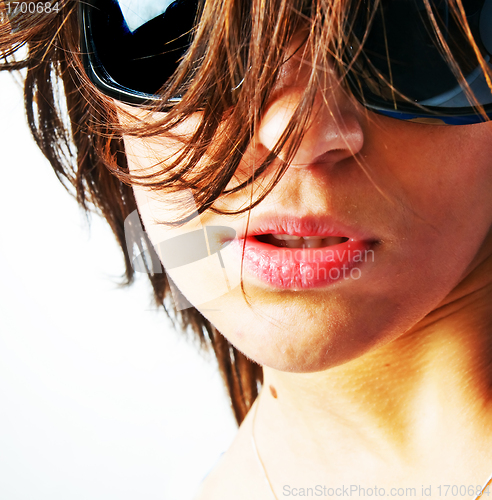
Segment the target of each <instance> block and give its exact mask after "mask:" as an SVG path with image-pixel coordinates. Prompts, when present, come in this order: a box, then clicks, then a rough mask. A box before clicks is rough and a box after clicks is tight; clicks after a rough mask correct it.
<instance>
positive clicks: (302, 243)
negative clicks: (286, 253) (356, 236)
mask: <svg viewBox="0 0 492 500" xmlns="http://www.w3.org/2000/svg"><path fill="white" fill-rule="evenodd" d="M254 238H255V239H256V240H258V241H259V242H261V243H266V244H268V245H273V246H275V247H281V248H325V247H331V246H334V245H339V244H341V243H345V242H346V241H348V240H349V239H348V238H346V237H345V236H294V235H291V234H259V235H256V236H255V237H254Z"/></svg>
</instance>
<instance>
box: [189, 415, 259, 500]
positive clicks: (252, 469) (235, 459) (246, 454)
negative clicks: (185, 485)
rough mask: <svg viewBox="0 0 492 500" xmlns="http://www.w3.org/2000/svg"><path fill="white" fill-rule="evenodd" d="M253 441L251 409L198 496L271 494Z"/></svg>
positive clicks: (205, 499)
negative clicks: (265, 483) (262, 473)
mask: <svg viewBox="0 0 492 500" xmlns="http://www.w3.org/2000/svg"><path fill="white" fill-rule="evenodd" d="M267 494H268V490H265V485H264V484H263V476H262V475H261V470H260V469H259V464H258V463H257V460H256V456H255V454H254V451H253V445H252V442H251V412H250V413H249V414H248V416H247V417H246V419H245V420H244V422H243V423H242V424H241V427H240V428H239V431H238V433H237V435H236V438H235V439H234V441H233V443H232V445H231V447H230V448H229V450H227V452H226V453H224V455H223V456H222V458H221V459H220V461H219V462H218V464H217V465H216V466H215V468H214V469H213V470H212V471H211V472H210V474H209V475H208V476H207V477H206V478H205V480H204V481H203V483H202V485H201V487H200V489H199V491H198V494H197V496H196V497H195V500H230V499H231V498H234V500H251V498H255V499H258V500H260V499H262V498H268V496H267Z"/></svg>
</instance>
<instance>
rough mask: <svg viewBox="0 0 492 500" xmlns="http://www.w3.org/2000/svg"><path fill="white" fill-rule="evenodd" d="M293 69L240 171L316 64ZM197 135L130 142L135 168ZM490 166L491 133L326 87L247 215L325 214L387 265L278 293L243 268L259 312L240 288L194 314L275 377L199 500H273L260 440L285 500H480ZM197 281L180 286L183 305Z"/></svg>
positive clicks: (488, 431) (269, 139)
mask: <svg viewBox="0 0 492 500" xmlns="http://www.w3.org/2000/svg"><path fill="white" fill-rule="evenodd" d="M292 64H293V65H294V66H292V67H289V66H288V67H287V68H286V71H285V74H284V75H283V76H282V78H283V80H282V81H281V82H280V84H279V90H278V92H277V93H276V94H275V95H274V97H273V98H272V102H271V103H270V104H269V108H268V111H267V113H266V115H265V117H264V120H263V122H262V124H261V125H260V129H259V131H258V137H257V141H256V142H255V145H254V146H252V149H251V151H249V152H248V153H247V155H246V158H245V161H244V165H242V166H241V167H240V171H239V173H241V168H243V169H246V170H247V168H248V165H249V163H248V158H249V160H250V163H252V161H251V158H255V157H257V156H262V155H263V154H265V152H267V151H268V150H271V149H272V147H273V145H274V144H275V142H276V140H277V139H278V137H279V133H280V132H281V130H283V127H285V126H286V124H287V122H288V119H289V116H290V115H289V113H290V110H291V109H292V108H293V106H295V103H296V101H297V100H298V99H299V96H300V93H301V90H302V77H303V76H302V75H303V71H302V69H303V64H305V62H304V61H297V63H296V62H295V61H294V62H293V63H292ZM295 64H297V66H295ZM289 68H290V69H289ZM293 75H295V76H293ZM122 119H123V118H122ZM191 130H193V120H192V119H190V121H189V122H188V124H184V125H183V126H182V127H181V129H180V130H177V131H176V134H175V135H174V136H173V137H159V138H153V139H152V140H151V141H148V142H147V143H145V141H142V139H135V138H131V137H126V138H125V141H126V148H127V153H128V158H129V164H130V168H131V169H132V170H133V171H134V172H141V171H142V170H143V171H145V172H148V171H150V170H151V169H152V168H155V167H154V165H155V159H156V158H159V157H164V156H165V155H166V154H167V155H169V151H172V150H173V148H174V149H177V148H179V144H180V143H182V141H185V140H186V137H187V135H188V134H189V133H190V131H191ZM248 155H249V156H248ZM491 158H492V126H491V125H490V123H486V124H480V125H470V126H462V127H441V126H429V125H418V124H412V123H403V122H399V121H395V120H392V119H389V118H384V117H379V116H376V115H371V114H368V113H367V112H366V111H365V110H364V109H363V108H361V106H359V105H357V104H356V103H354V102H353V100H351V99H349V98H348V97H347V96H345V94H344V93H343V92H342V91H341V90H336V89H335V90H334V91H333V89H331V90H330V92H326V93H323V92H321V91H320V96H319V108H318V113H317V114H315V118H314V119H313V121H312V123H311V126H310V127H309V129H308V130H307V132H306V135H305V136H304V140H303V142H302V144H301V147H300V149H299V151H298V152H297V155H296V157H295V158H294V159H293V161H292V163H291V165H290V168H289V170H288V171H287V173H286V174H285V175H284V177H283V178H282V180H281V181H280V183H279V184H278V185H277V186H276V187H275V188H274V190H273V191H272V192H271V193H270V194H269V195H268V197H267V199H266V200H265V201H264V202H263V203H262V204H260V205H259V206H258V207H257V208H255V209H253V210H252V211H251V220H252V221H254V220H255V217H260V216H262V215H264V214H265V213H273V212H275V213H278V214H282V213H285V212H287V213H296V214H297V213H310V212H313V213H316V214H318V213H329V214H330V215H332V216H333V217H335V218H336V219H338V220H342V221H343V222H344V223H350V224H354V225H356V226H357V227H358V228H363V229H364V230H366V231H367V232H368V233H369V234H371V235H372V236H374V237H375V238H376V239H377V240H378V245H377V247H376V249H375V260H374V262H373V263H370V264H368V265H367V266H365V267H363V268H362V270H363V273H362V276H361V279H359V280H356V281H355V280H346V281H343V282H337V283H334V284H333V283H332V284H330V285H327V286H326V287H321V288H317V289H313V290H278V289H275V287H271V286H268V285H265V284H262V283H259V282H258V281H257V280H256V279H255V278H254V277H251V276H248V275H245V276H244V284H245V290H246V293H247V294H248V297H249V300H250V302H251V304H252V307H250V306H249V305H248V304H247V303H246V301H245V299H244V297H243V295H242V293H241V291H240V289H238V288H235V289H234V290H232V291H231V292H230V293H228V294H225V295H222V296H220V297H218V298H214V299H213V300H210V301H209V302H205V303H197V304H196V307H197V308H198V309H199V310H202V313H203V314H204V315H205V316H206V317H207V318H208V319H210V320H211V321H212V322H213V323H214V324H215V325H216V326H217V328H218V329H219V330H220V331H221V332H222V333H223V334H224V335H225V336H226V337H227V338H228V339H229V340H230V341H231V342H232V343H233V344H234V345H236V346H237V347H238V348H239V349H240V350H242V351H243V352H245V353H246V354H247V355H248V356H250V357H251V358H252V359H253V360H255V361H257V362H258V363H260V364H261V365H263V367H264V386H263V387H264V388H263V390H262V393H261V395H260V397H259V400H258V401H257V402H256V405H258V408H257V413H256V419H254V418H253V416H254V414H255V413H254V411H255V410H254V409H253V412H250V413H249V415H248V417H247V418H246V420H245V421H244V423H243V424H242V426H241V428H240V430H239V433H238V435H237V438H236V440H235V441H234V443H233V445H232V447H231V449H230V450H229V451H228V452H227V453H226V454H225V456H224V457H223V459H222V460H221V462H220V463H219V464H218V466H217V467H216V468H215V469H214V471H213V472H212V473H211V474H210V475H209V477H208V478H207V479H206V480H205V482H204V483H203V485H202V488H201V490H200V492H199V494H198V497H197V500H208V499H213V500H222V499H228V500H229V499H234V500H241V499H243V498H244V499H246V498H247V499H251V498H255V499H263V498H265V499H270V500H271V499H272V498H273V497H272V492H271V491H270V489H269V487H268V485H267V483H266V481H265V478H264V473H263V471H262V468H261V466H260V465H259V463H258V461H257V459H256V457H255V454H254V451H253V446H252V435H253V432H254V435H255V438H256V443H257V447H258V451H259V453H260V456H261V460H262V462H263V464H264V466H265V469H266V471H267V475H268V478H269V479H270V481H271V483H272V486H273V489H274V491H275V495H276V497H277V498H284V497H285V496H287V494H286V492H290V496H301V495H299V491H300V490H298V489H299V488H308V487H311V488H313V489H314V488H315V487H316V485H321V488H322V487H323V486H325V487H326V488H342V490H340V491H343V487H350V486H351V485H356V486H357V487H358V486H360V487H361V488H375V487H377V488H378V489H380V488H384V489H385V496H390V495H391V493H390V491H391V488H397V489H398V488H415V493H412V491H410V493H408V494H407V496H412V497H414V498H444V496H445V495H444V493H445V487H444V485H457V486H458V488H459V487H460V486H466V496H465V498H475V497H476V494H475V493H476V490H477V487H479V486H481V485H483V484H484V483H485V481H486V480H487V479H488V477H489V476H490V475H491V474H492V414H491V411H492V408H491V405H490V396H491V390H490V387H491V381H492V367H491V362H490V360H491V354H492V345H491V344H492V343H491V333H492V332H491V325H492V307H491V306H490V304H491V303H492V296H491V295H492V283H491V281H492V259H491V256H492V236H491V230H490V229H491V225H492V196H491V194H490V193H492V160H491ZM204 161H206V159H204ZM363 167H364V168H363ZM270 175H273V170H272V171H270V172H267V173H266V174H265V178H264V179H262V181H265V182H266V181H268V178H269V176H270ZM135 193H136V196H137V201H138V203H139V206H140V207H142V208H143V207H144V206H151V207H153V209H154V212H153V213H155V212H158V211H159V210H164V209H165V210H167V209H170V208H169V207H168V203H167V202H166V200H165V198H159V197H156V196H155V194H151V193H149V192H148V191H146V190H145V189H142V188H135ZM247 200H248V195H247V194H244V196H242V195H238V196H237V197H234V198H228V199H226V200H219V202H220V203H222V204H223V206H226V207H227V208H238V207H239V206H241V204H243V203H244V202H245V201H247ZM220 203H219V206H220ZM151 212H152V211H150V212H149V211H147V212H145V214H147V215H145V214H143V217H144V222H145V225H146V229H147V231H148V233H149V235H150V237H151V239H153V240H154V241H156V240H158V238H159V236H160V232H162V231H163V229H162V227H160V226H159V225H158V224H157V223H156V221H155V220H154V219H153V218H152V217H151V216H150V215H149V214H150V213H151ZM201 223H202V224H205V225H206V224H209V225H220V224H229V225H231V226H232V227H234V228H235V229H236V230H237V231H241V228H243V227H244V225H245V223H246V217H236V218H231V217H227V216H220V215H216V214H205V215H204V216H203V217H202V218H201ZM193 227H194V226H193V225H190V229H192V228H193ZM230 265H231V266H232V267H234V266H236V267H237V266H239V265H240V261H237V262H236V261H234V260H233V259H232V261H231V263H230ZM196 272H197V271H196V269H195V270H194V273H195V274H196ZM196 279H197V278H196V276H195V275H193V274H190V275H189V276H187V275H186V274H183V275H181V276H178V279H177V280H175V281H176V283H177V285H178V287H180V289H181V290H182V291H183V293H184V294H185V295H187V290H188V289H189V290H190V293H191V288H190V287H191V285H192V284H195V283H196ZM213 280H214V278H213V276H212V277H208V276H207V280H206V281H207V283H209V282H210V284H209V285H207V286H210V287H213V285H214V283H213ZM214 309H218V311H216V310H215V311H214ZM238 325H239V326H238ZM275 395H276V397H275ZM254 408H256V407H254ZM253 423H254V426H253ZM440 485H441V486H442V488H441V490H439V486H440ZM422 487H423V488H429V487H430V490H428V489H427V490H425V493H424V490H422ZM469 487H473V488H470V489H469ZM293 488H297V490H295V491H296V492H297V495H295V494H293V493H292V492H293V491H294V490H293ZM471 490H473V492H471ZM378 491H379V490H378ZM427 493H430V494H429V495H427ZM469 493H470V495H468V494H469ZM471 493H473V494H471ZM379 495H380V491H379ZM450 495H451V493H450V492H448V496H450ZM327 496H328V495H327ZM345 496H347V495H345ZM352 496H356V497H357V496H360V495H359V490H357V491H354V492H352ZM374 496H376V495H374ZM396 496H398V495H396ZM485 498H487V496H485Z"/></svg>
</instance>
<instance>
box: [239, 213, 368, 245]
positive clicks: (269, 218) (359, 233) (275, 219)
mask: <svg viewBox="0 0 492 500" xmlns="http://www.w3.org/2000/svg"><path fill="white" fill-rule="evenodd" d="M261 234H290V235H293V236H319V237H323V236H326V237H329V236H340V237H346V238H349V239H353V240H375V239H376V238H373V237H371V236H370V235H369V234H367V233H366V232H365V231H363V230H362V229H361V228H357V227H354V226H352V225H346V224H344V223H342V222H340V221H338V220H334V218H333V217H331V216H329V215H327V214H326V213H324V214H319V215H316V214H309V215H303V216H299V215H287V214H284V215H279V214H278V213H271V214H268V213H266V214H262V215H258V216H254V215H252V216H251V220H250V223H249V227H248V230H247V236H258V235H261ZM245 237H246V229H245V228H243V229H242V230H241V231H238V232H237V238H238V239H242V238H245Z"/></svg>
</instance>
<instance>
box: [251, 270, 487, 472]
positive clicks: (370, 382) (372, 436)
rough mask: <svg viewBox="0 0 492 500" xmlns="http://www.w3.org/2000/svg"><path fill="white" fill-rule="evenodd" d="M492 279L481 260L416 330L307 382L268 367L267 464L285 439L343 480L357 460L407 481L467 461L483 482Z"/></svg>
mask: <svg viewBox="0 0 492 500" xmlns="http://www.w3.org/2000/svg"><path fill="white" fill-rule="evenodd" d="M489 267H490V268H491V269H488V268H489ZM491 272H492V266H491V263H490V262H488V261H484V262H483V263H482V264H481V265H480V266H478V267H477V269H475V271H474V272H473V273H471V274H470V275H469V276H468V278H467V279H466V280H465V281H463V282H462V283H461V284H460V286H459V287H457V289H455V291H454V292H453V294H452V295H450V296H449V297H448V298H447V300H446V301H445V302H444V303H443V304H441V306H440V307H439V308H437V309H435V310H434V311H433V312H432V313H431V314H429V315H428V316H427V317H426V318H424V319H423V320H422V321H421V322H420V323H419V324H418V325H416V326H415V327H414V328H413V329H412V330H411V331H408V332H406V333H405V334H404V335H402V336H401V337H399V338H398V339H397V340H395V341H393V342H391V343H389V344H387V345H386V346H383V347H381V348H379V349H377V350H376V351H374V352H371V353H369V354H366V355H364V356H362V357H360V358H358V359H355V360H353V361H350V362H348V363H345V364H343V365H341V366H337V367H334V368H331V369H329V370H326V371H323V372H317V373H307V374H294V373H285V372H279V371H276V370H273V369H269V368H265V369H264V374H265V377H264V390H263V392H262V395H261V399H260V408H259V412H258V423H257V431H256V432H257V437H258V441H259V442H260V441H261V443H263V446H264V451H265V459H266V460H267V461H268V455H269V450H271V449H272V447H273V446H275V447H277V449H278V447H279V446H280V447H281V446H282V444H281V443H282V442H285V441H287V442H289V443H290V448H291V449H295V450H297V454H302V455H304V456H310V457H311V456H316V457H317V458H316V460H317V462H318V463H323V464H324V466H325V467H327V466H329V467H330V468H331V469H330V470H339V474H340V477H342V476H343V474H344V471H346V470H351V471H352V473H353V467H348V469H347V468H344V467H345V466H347V464H352V465H353V463H354V460H356V461H357V463H358V464H359V468H358V472H359V473H360V474H361V476H363V475H364V467H366V468H367V471H368V475H369V476H370V477H375V474H376V475H377V470H378V467H379V466H381V468H382V469H384V470H385V471H386V472H387V470H388V469H387V466H388V464H391V466H392V467H394V469H395V471H396V470H398V471H399V473H401V475H402V477H408V474H409V473H408V471H409V470H412V471H414V473H415V474H414V476H418V477H423V475H425V474H427V473H429V474H430V476H432V477H436V474H437V475H439V474H441V473H440V472H438V471H437V469H443V467H446V464H448V465H449V464H454V469H455V470H456V469H457V470H463V463H467V464H469V465H470V468H474V471H475V473H476V474H477V477H476V478H475V477H473V478H471V479H473V480H474V481H483V480H485V479H486V477H482V476H484V475H485V476H488V475H490V473H491V472H492V469H491V467H492V466H490V465H488V468H487V462H488V464H490V463H492V453H491V452H490V450H491V449H492V446H491V444H492V431H490V430H489V429H490V428H491V426H490V423H491V422H492V405H491V404H490V402H491V401H490V400H491V396H492V391H491V389H490V387H492V366H491V365H492V363H491V359H492V339H491V335H490V333H491V332H492V314H491V307H490V304H491V300H492V287H491V286H490V285H489V284H488V283H487V282H486V281H485V278H482V277H484V276H490V275H491ZM275 395H276V396H277V397H274V396H275ZM292 428H295V429H296V433H295V434H294V435H293V434H292V431H289V429H292ZM259 446H260V447H261V444H260V445H259ZM273 456H274V454H273V453H271V457H272V458H273ZM277 456H278V453H277ZM344 464H345V466H344ZM378 464H379V465H378ZM481 468H484V471H482V470H481ZM382 469H381V470H382ZM488 469H491V470H490V471H488V472H486V471H487V470H488ZM448 470H449V467H448ZM396 474H398V472H396ZM419 474H420V476H419ZM369 476H368V477H369ZM443 479H444V476H443ZM471 479H470V480H471Z"/></svg>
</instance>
